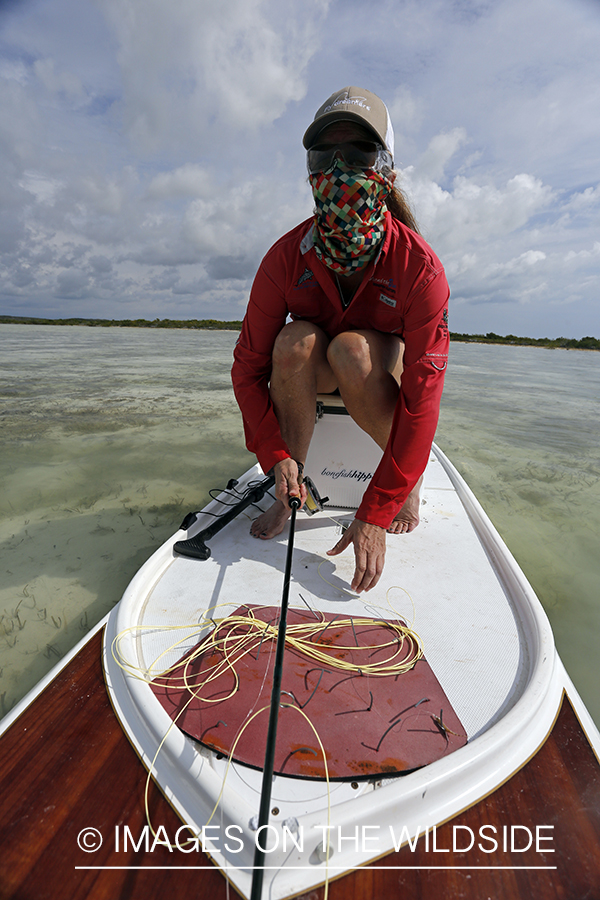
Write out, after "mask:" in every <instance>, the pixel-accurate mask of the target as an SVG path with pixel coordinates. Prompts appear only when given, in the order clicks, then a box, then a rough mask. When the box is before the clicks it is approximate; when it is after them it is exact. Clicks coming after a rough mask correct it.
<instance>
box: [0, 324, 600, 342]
mask: <svg viewBox="0 0 600 900" xmlns="http://www.w3.org/2000/svg"><path fill="white" fill-rule="evenodd" d="M0 325H84V326H87V327H89V328H180V329H193V330H201V331H240V330H241V327H242V323H241V321H239V320H234V321H231V322H222V321H220V320H219V319H153V320H149V319H84V318H71V319H42V318H34V317H32V316H0ZM450 340H451V341H456V342H458V343H463V344H510V345H516V346H521V347H547V348H549V349H564V350H600V340H598V338H595V337H590V336H588V337H583V338H581V339H580V340H576V339H575V338H565V337H558V338H528V337H518V336H517V335H515V334H506V335H501V334H495V333H494V332H493V331H489V332H488V333H487V334H460V333H458V332H452V331H451V332H450Z"/></svg>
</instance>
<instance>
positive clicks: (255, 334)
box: [231, 213, 450, 528]
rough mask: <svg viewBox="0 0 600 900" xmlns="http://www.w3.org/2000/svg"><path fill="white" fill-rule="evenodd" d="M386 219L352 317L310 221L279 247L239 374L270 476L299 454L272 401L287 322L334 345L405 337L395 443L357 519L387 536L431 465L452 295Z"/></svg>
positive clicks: (261, 285)
mask: <svg viewBox="0 0 600 900" xmlns="http://www.w3.org/2000/svg"><path fill="white" fill-rule="evenodd" d="M386 220H387V221H386V234H385V238H384V241H383V245H382V248H381V251H380V253H379V255H378V257H377V259H376V260H375V261H374V262H371V263H370V264H369V266H368V267H367V268H366V270H365V277H364V278H363V281H362V283H361V285H360V287H359V289H358V290H357V292H356V294H355V295H354V297H353V298H352V301H351V303H350V304H349V306H348V307H347V308H346V309H344V307H343V305H342V301H341V299H340V295H339V291H338V289H337V286H336V283H335V280H334V278H333V275H332V273H331V272H330V271H329V269H328V268H327V267H326V266H325V265H324V264H323V263H322V262H321V261H320V260H319V258H318V257H317V254H316V252H315V250H314V246H313V240H312V227H313V220H312V219H310V220H308V221H306V222H303V223H302V224H300V225H298V226H297V227H296V228H294V229H293V230H292V231H290V232H288V234H286V235H284V236H283V237H282V238H281V239H280V240H279V241H277V243H276V244H274V245H273V247H271V249H270V250H269V252H268V253H267V255H266V256H265V258H264V259H263V261H262V263H261V265H260V268H259V270H258V272H257V275H256V278H255V280H254V284H253V286H252V291H251V293H250V301H249V303H248V309H247V312H246V316H245V318H244V323H243V326H242V332H241V335H240V338H239V340H238V343H237V345H236V348H235V351H234V363H233V368H232V373H231V374H232V380H233V387H234V391H235V395H236V398H237V401H238V403H239V406H240V409H241V411H242V417H243V420H244V430H245V434H246V444H247V447H248V449H249V450H250V451H252V452H253V453H255V454H256V456H257V457H258V461H259V463H260V465H261V466H262V469H263V471H265V472H268V471H269V469H271V468H272V467H273V466H274V465H275V463H277V462H279V461H280V460H282V459H286V458H287V457H290V456H291V453H290V451H289V449H288V447H287V446H286V444H285V441H284V440H283V438H282V436H281V431H280V428H279V423H278V422H277V417H276V416H275V412H274V410H273V405H272V403H271V400H270V397H269V379H270V376H271V366H272V351H273V344H274V343H275V339H276V337H277V335H278V334H279V332H280V331H281V329H282V328H283V326H284V324H285V321H286V318H287V316H288V315H290V316H291V317H292V318H294V319H306V320H307V321H309V322H312V323H313V324H315V325H318V326H319V327H320V328H321V329H323V331H325V332H326V334H327V335H329V337H330V338H333V337H335V335H337V334H340V333H341V332H343V331H349V330H351V329H355V328H361V329H370V330H374V331H380V332H383V333H384V334H397V335H398V336H400V337H402V338H403V340H404V342H405V345H406V346H405V350H404V370H403V372H402V379H401V386H400V393H399V397H398V403H397V405H396V410H395V414H394V421H393V425H392V431H391V434H390V439H389V441H388V445H387V447H386V449H385V452H384V454H383V456H382V458H381V462H380V463H379V466H378V467H377V469H376V471H375V474H374V475H373V478H372V479H371V482H370V483H369V485H368V487H367V489H366V491H365V493H364V496H363V499H362V502H361V504H360V507H359V509H358V511H357V513H356V517H357V518H358V519H361V520H362V521H364V522H370V523H371V524H373V525H380V526H381V527H383V528H387V527H389V525H390V524H391V522H392V520H393V518H394V516H395V515H396V513H397V512H398V510H399V509H400V507H401V506H402V504H403V503H404V501H405V500H406V498H407V497H408V495H409V493H410V492H411V490H412V489H413V487H414V486H415V484H416V483H417V481H418V479H419V477H420V476H421V474H422V473H423V471H424V469H425V466H426V465H427V460H428V457H429V452H430V450H431V444H432V441H433V437H434V434H435V429H436V426H437V420H438V415H439V405H440V398H441V395H442V388H443V382H444V371H445V368H446V364H447V359H448V342H449V335H448V297H449V293H450V292H449V289H448V282H447V281H446V276H445V274H444V270H443V267H442V264H441V263H440V261H439V260H438V258H437V257H436V255H435V254H434V253H433V251H432V250H431V248H430V247H429V246H428V244H427V243H426V242H425V241H424V240H423V238H421V237H420V236H419V235H418V234H415V232H413V231H411V230H410V229H408V228H406V227H405V226H404V225H402V224H401V223H400V222H399V221H398V220H397V219H395V218H393V217H392V216H391V215H390V214H389V213H387V214H386Z"/></svg>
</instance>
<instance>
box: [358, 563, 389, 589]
mask: <svg viewBox="0 0 600 900" xmlns="http://www.w3.org/2000/svg"><path fill="white" fill-rule="evenodd" d="M383 564H384V557H382V556H379V555H373V554H371V555H369V556H368V557H367V562H366V565H365V569H364V572H363V575H362V579H361V581H360V584H359V586H358V587H356V588H355V590H356V591H357V592H359V593H360V592H361V591H370V590H371V589H372V588H374V587H375V585H376V584H377V582H378V581H379V579H380V578H381V573H382V572H383ZM356 574H357V573H355V576H356Z"/></svg>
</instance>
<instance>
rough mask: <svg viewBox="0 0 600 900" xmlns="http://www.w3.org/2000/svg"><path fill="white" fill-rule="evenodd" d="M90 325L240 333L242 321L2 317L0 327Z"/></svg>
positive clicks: (92, 326)
mask: <svg viewBox="0 0 600 900" xmlns="http://www.w3.org/2000/svg"><path fill="white" fill-rule="evenodd" d="M6 324H8V325H88V326H89V327H91V328H201V329H203V330H205V331H240V329H241V327H242V323H241V321H234V322H221V321H220V320H219V319H152V320H149V319H79V318H73V319H37V318H32V317H30V316H0V325H6Z"/></svg>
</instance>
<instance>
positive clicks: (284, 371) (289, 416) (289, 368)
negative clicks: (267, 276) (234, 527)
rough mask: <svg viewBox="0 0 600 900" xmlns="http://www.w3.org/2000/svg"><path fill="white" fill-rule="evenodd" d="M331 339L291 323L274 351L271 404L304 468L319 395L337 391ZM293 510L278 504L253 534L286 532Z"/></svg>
mask: <svg viewBox="0 0 600 900" xmlns="http://www.w3.org/2000/svg"><path fill="white" fill-rule="evenodd" d="M328 342H329V338H328V337H327V336H326V334H325V333H324V332H323V331H321V329H320V328H318V327H317V326H316V325H312V324H311V323H310V322H305V321H300V320H299V321H297V322H291V323H290V324H288V325H286V326H285V328H283V329H282V330H281V332H280V333H279V335H278V337H277V340H276V341H275V346H274V348H273V372H272V375H271V385H270V392H271V400H272V401H273V406H274V408H275V414H276V415H277V421H278V422H279V427H280V429H281V434H282V437H283V439H284V441H285V442H286V444H287V445H288V448H289V451H290V453H291V455H292V459H295V460H296V462H301V463H302V464H304V463H305V462H306V455H307V453H308V447H309V444H310V440H311V437H312V433H313V428H314V424H315V406H316V401H317V393H318V392H324V393H331V392H332V391H334V390H335V389H336V387H337V382H336V381H335V376H334V374H333V372H332V371H331V367H330V365H329V363H328V362H327V345H328ZM289 515H290V510H289V508H288V507H287V506H286V505H284V504H283V503H282V502H281V501H280V500H276V501H275V503H274V504H273V506H271V507H270V508H269V509H268V510H267V511H266V512H265V513H263V514H262V515H260V516H258V518H257V519H255V520H254V522H253V523H252V527H251V529H250V533H251V534H252V535H254V537H258V538H262V539H263V540H267V539H268V538H272V537H274V536H275V535H276V534H279V533H280V532H281V531H283V527H284V525H285V523H286V521H287V519H288V517H289Z"/></svg>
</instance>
